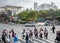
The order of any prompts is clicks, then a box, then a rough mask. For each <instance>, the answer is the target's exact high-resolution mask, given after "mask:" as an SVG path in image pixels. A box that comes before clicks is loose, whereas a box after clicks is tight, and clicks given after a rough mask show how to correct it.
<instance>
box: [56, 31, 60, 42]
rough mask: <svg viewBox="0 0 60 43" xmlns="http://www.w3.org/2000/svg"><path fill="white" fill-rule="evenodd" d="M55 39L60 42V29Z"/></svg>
mask: <svg viewBox="0 0 60 43" xmlns="http://www.w3.org/2000/svg"><path fill="white" fill-rule="evenodd" d="M55 41H56V42H57V43H60V31H57V33H56V39H55Z"/></svg>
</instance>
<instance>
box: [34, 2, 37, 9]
mask: <svg viewBox="0 0 60 43" xmlns="http://www.w3.org/2000/svg"><path fill="white" fill-rule="evenodd" d="M37 6H38V4H37V2H35V3H34V10H37Z"/></svg>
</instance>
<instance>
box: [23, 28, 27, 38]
mask: <svg viewBox="0 0 60 43" xmlns="http://www.w3.org/2000/svg"><path fill="white" fill-rule="evenodd" d="M25 35H26V33H25V29H23V32H22V36H23V39H25Z"/></svg>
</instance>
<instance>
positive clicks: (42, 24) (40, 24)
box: [37, 22, 45, 26]
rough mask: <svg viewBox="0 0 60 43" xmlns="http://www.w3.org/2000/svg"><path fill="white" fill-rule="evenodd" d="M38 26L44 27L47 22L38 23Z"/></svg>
mask: <svg viewBox="0 0 60 43" xmlns="http://www.w3.org/2000/svg"><path fill="white" fill-rule="evenodd" d="M37 25H38V26H44V25H45V22H38V23H37Z"/></svg>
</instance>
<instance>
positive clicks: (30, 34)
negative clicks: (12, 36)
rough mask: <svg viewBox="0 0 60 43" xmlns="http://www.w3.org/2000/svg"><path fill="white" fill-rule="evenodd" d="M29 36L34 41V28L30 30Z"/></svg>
mask: <svg viewBox="0 0 60 43" xmlns="http://www.w3.org/2000/svg"><path fill="white" fill-rule="evenodd" d="M29 37H30V41H32V39H33V32H32V30H30V33H29Z"/></svg>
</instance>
